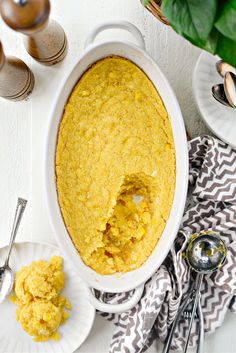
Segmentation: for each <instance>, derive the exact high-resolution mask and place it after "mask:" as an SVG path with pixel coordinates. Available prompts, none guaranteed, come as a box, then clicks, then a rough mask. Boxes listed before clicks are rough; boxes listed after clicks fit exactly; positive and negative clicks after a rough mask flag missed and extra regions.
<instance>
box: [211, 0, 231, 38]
mask: <svg viewBox="0 0 236 353" xmlns="http://www.w3.org/2000/svg"><path fill="white" fill-rule="evenodd" d="M215 26H216V28H217V29H218V31H219V32H221V33H222V34H223V35H224V36H225V37H229V38H230V39H232V40H235V41H236V0H230V1H228V2H227V3H226V4H225V5H224V7H223V10H222V12H221V14H220V16H219V18H218V20H217V21H216V23H215Z"/></svg>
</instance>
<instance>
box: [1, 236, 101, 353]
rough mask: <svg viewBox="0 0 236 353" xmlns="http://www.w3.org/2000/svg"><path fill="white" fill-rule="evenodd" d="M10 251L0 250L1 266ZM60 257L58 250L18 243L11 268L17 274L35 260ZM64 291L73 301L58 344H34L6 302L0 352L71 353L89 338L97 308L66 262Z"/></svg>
mask: <svg viewBox="0 0 236 353" xmlns="http://www.w3.org/2000/svg"><path fill="white" fill-rule="evenodd" d="M6 250H7V248H6V247H4V248H2V249H0V264H2V263H3V261H4V259H5V255H6ZM53 255H60V251H59V250H58V248H57V247H55V246H53V245H49V244H44V243H33V242H24V243H16V244H15V245H14V247H13V250H12V254H11V258H10V266H11V267H12V269H13V270H14V271H18V270H19V269H20V268H21V267H22V266H25V265H29V264H30V263H31V262H32V261H37V260H49V259H50V257H51V256H53ZM63 271H64V273H65V288H64V290H63V291H62V294H63V295H65V296H66V297H67V298H68V299H69V300H70V302H71V305H72V310H71V311H69V318H68V319H67V321H66V322H65V324H64V325H62V326H60V328H59V330H58V332H59V333H60V335H61V338H60V340H59V341H58V342H54V341H48V342H34V341H33V340H32V337H30V336H28V335H27V334H26V333H25V331H23V329H22V328H21V326H20V324H19V323H18V322H17V321H16V319H15V311H16V306H15V305H14V304H11V303H10V302H9V300H8V299H6V300H5V301H4V302H3V303H2V304H0V353H13V352H14V353H72V352H74V351H75V350H76V349H77V348H78V347H79V346H80V345H81V344H82V343H83V342H84V340H85V339H86V337H87V336H88V334H89V332H90V330H91V328H92V325H93V322H94V317H95V309H94V308H93V307H92V306H91V304H90V303H89V302H88V300H87V294H86V293H87V292H86V288H85V286H84V284H83V282H82V280H81V279H80V278H79V277H78V276H77V275H76V274H75V273H74V271H73V269H71V267H70V265H69V264H68V262H67V261H66V260H64V264H63Z"/></svg>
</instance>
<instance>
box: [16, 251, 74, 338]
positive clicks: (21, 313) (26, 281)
mask: <svg viewBox="0 0 236 353" xmlns="http://www.w3.org/2000/svg"><path fill="white" fill-rule="evenodd" d="M63 287H64V273H63V272H62V258H61V257H59V256H53V257H51V259H50V260H49V261H48V262H47V261H44V260H40V261H33V262H32V263H31V265H29V266H24V267H22V268H21V269H20V270H19V271H18V272H17V273H16V277H15V284H14V290H15V294H14V295H11V296H10V301H11V302H13V303H15V304H16V305H17V310H16V319H17V321H19V322H20V324H21V326H22V328H23V329H24V330H25V331H26V332H27V333H28V334H29V335H30V336H33V337H34V341H47V340H49V339H54V340H58V339H59V334H58V332H57V329H58V327H59V326H60V325H61V324H63V323H64V322H65V320H66V319H67V317H68V314H67V312H65V311H64V308H66V309H68V310H70V309H71V306H70V303H69V301H68V300H67V299H66V298H65V297H63V296H60V292H61V290H62V289H63Z"/></svg>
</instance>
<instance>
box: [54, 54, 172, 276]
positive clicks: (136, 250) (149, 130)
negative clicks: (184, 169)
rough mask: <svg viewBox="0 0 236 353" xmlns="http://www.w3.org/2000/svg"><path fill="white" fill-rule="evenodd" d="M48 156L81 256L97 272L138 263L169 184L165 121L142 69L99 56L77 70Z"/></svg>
mask: <svg viewBox="0 0 236 353" xmlns="http://www.w3.org/2000/svg"><path fill="white" fill-rule="evenodd" d="M55 163H56V166H55V168H56V186H57V192H58V200H59V205H60V208H61V213H62V216H63V219H64V222H65V226H66V228H67V231H68V233H69V235H70V237H71V239H72V241H73V243H74V245H75V247H76V249H77V250H78V251H79V253H80V255H81V258H82V260H83V261H84V263H85V264H86V265H88V266H90V267H91V268H93V269H94V270H95V271H96V272H98V273H100V274H113V273H115V272H127V271H131V270H133V269H136V268H138V267H140V266H141V265H142V264H143V263H144V262H145V260H146V259H147V258H148V256H149V255H150V254H151V252H152V251H153V249H154V247H155V245H156V243H157V241H158V239H159V238H160V236H161V234H162V232H163V229H164V227H165V224H166V221H167V219H168V216H169V212H170V209H171V206H172V201H173V195H174V188H175V149H174V142H173V136H172V130H171V124H170V121H169V118H168V114H167V111H166V109H165V106H164V104H163V102H162V100H161V98H160V96H159V94H158V92H157V91H156V89H155V87H154V86H153V84H152V82H151V81H150V80H149V79H148V77H147V76H146V75H145V74H144V72H143V71H141V70H140V69H139V68H138V67H137V66H136V65H135V64H133V63H132V62H130V61H128V60H126V59H123V58H121V57H107V58H105V59H102V60H100V61H98V62H97V63H95V64H94V65H93V66H92V67H90V68H89V69H88V70H87V71H86V72H85V73H84V74H83V76H82V77H81V78H80V80H79V81H78V83H77V84H76V86H75V87H74V89H73V91H72V93H71V95H70V98H69V100H68V102H67V104H66V106H65V110H64V113H63V116H62V120H61V123H60V126H59V131H58V140H57V147H56V161H55Z"/></svg>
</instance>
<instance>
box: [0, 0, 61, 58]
mask: <svg viewBox="0 0 236 353" xmlns="http://www.w3.org/2000/svg"><path fill="white" fill-rule="evenodd" d="M0 12H1V15H2V18H3V20H4V21H5V23H6V24H7V25H8V26H9V27H11V28H12V29H13V30H15V31H18V32H21V33H23V34H24V35H25V36H24V44H25V48H26V50H27V52H28V53H29V54H30V55H31V56H32V57H33V58H34V59H35V60H37V61H38V62H39V63H40V64H43V65H54V64H56V63H58V62H59V61H61V60H62V59H64V57H65V55H66V53H67V39H66V35H65V32H64V30H63V29H62V27H61V26H60V25H59V24H58V23H57V22H56V21H54V20H50V19H49V14H50V2H49V0H1V1H0Z"/></svg>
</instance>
